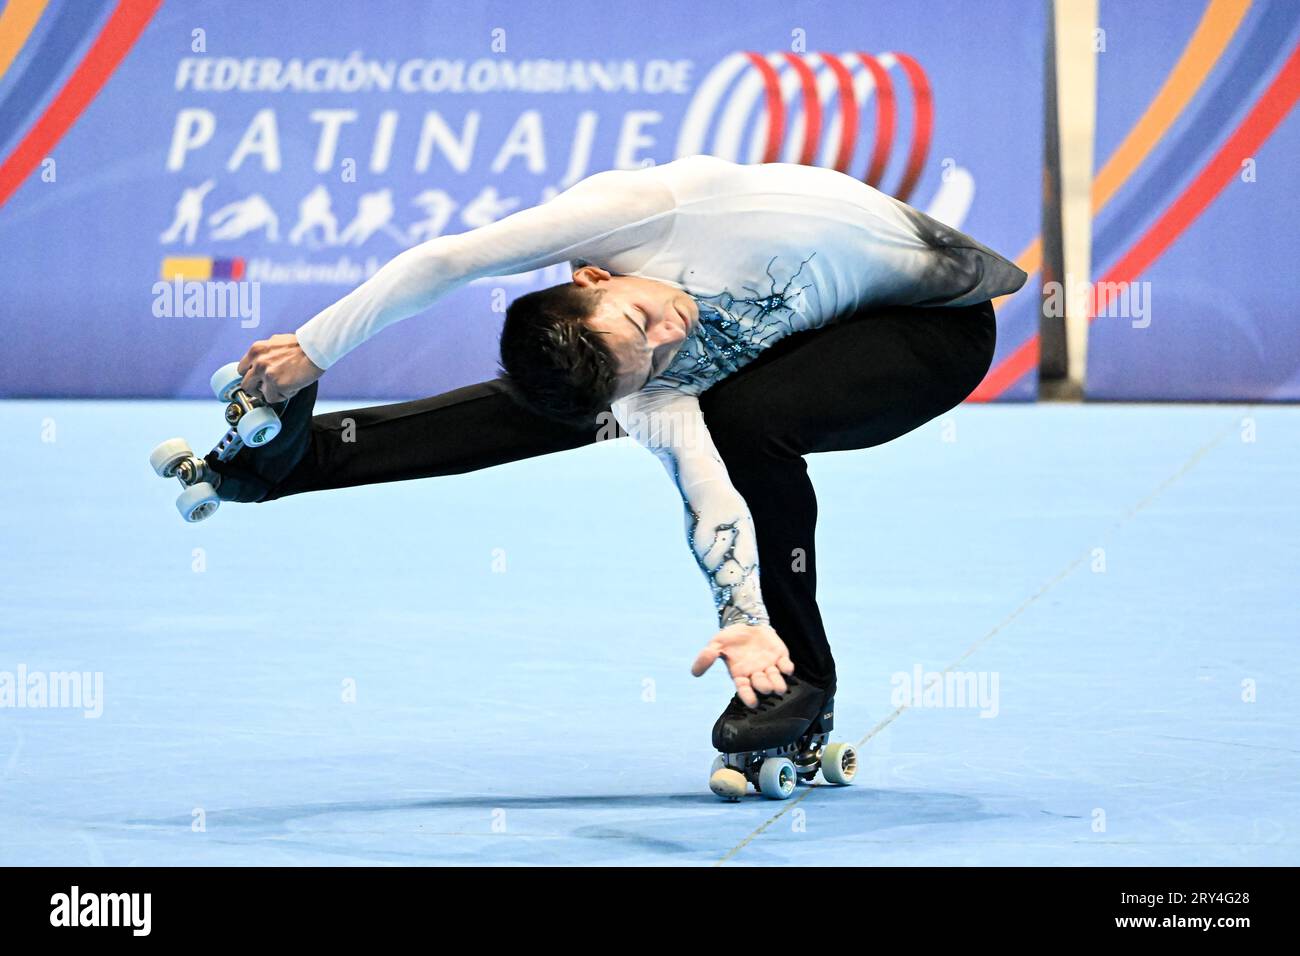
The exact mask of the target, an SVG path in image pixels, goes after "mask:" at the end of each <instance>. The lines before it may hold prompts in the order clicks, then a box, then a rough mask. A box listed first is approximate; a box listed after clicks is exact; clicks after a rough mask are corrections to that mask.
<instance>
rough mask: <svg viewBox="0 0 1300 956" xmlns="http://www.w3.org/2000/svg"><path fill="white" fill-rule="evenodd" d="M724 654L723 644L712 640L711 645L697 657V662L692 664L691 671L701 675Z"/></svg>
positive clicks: (697, 675)
mask: <svg viewBox="0 0 1300 956" xmlns="http://www.w3.org/2000/svg"><path fill="white" fill-rule="evenodd" d="M721 656H722V645H721V644H719V643H718V642H717V641H710V642H709V645H708V646H707V647H706V648H704V650H702V651H700V655H699V657H697V658H695V663H694V664H692V665H691V673H692V674H693V675H695V676H696V677H699V676H700V675H701V674H703V673H704V672H705V671H707V670H708V669H709V668H710V667H712V666H713V662H714V661H716V660H717V659H718V658H719V657H721Z"/></svg>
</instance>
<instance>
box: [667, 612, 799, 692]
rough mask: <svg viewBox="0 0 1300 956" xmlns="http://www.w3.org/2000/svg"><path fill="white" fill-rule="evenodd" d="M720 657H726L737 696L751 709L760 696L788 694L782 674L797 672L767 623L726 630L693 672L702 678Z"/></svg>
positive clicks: (735, 625)
mask: <svg viewBox="0 0 1300 956" xmlns="http://www.w3.org/2000/svg"><path fill="white" fill-rule="evenodd" d="M718 658H722V661H723V663H724V664H726V665H727V672H728V673H729V674H731V679H732V680H733V681H735V682H736V694H737V695H738V696H739V697H740V699H741V700H743V701H744V702H745V703H746V704H747V705H749V706H750V707H757V706H758V695H759V694H784V693H785V692H786V690H787V687H786V684H785V678H784V677H782V676H781V675H783V674H793V673H794V662H793V661H791V660H790V652H789V651H788V650H786V646H785V642H784V641H782V640H781V638H779V637H777V634H776V631H774V630H772V628H770V627H769V626H768V625H766V624H746V623H740V624H731V625H729V626H727V627H724V628H723V629H722V630H720V631H719V632H718V633H717V634H715V635H714V636H713V640H711V641H709V644H708V646H707V647H706V648H704V650H702V651H700V656H699V657H697V658H695V663H694V664H693V665H691V673H692V674H694V675H695V676H696V677H699V676H700V675H701V674H703V673H704V672H705V671H707V670H708V669H709V668H710V667H712V666H713V662H714V661H716V660H717V659H718ZM755 692H757V693H755Z"/></svg>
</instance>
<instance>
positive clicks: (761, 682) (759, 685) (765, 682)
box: [749, 671, 776, 694]
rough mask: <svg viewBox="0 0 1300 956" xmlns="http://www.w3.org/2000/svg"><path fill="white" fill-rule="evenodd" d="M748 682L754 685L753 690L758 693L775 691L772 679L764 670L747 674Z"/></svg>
mask: <svg viewBox="0 0 1300 956" xmlns="http://www.w3.org/2000/svg"><path fill="white" fill-rule="evenodd" d="M749 682H750V683H751V684H753V685H754V690H756V691H758V692H759V693H760V694H774V693H776V686H775V685H774V684H773V683H772V679H771V678H770V677H769V676H768V675H767V672H766V671H754V673H752V674H750V675H749Z"/></svg>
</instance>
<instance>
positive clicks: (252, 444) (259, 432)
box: [235, 405, 280, 448]
mask: <svg viewBox="0 0 1300 956" xmlns="http://www.w3.org/2000/svg"><path fill="white" fill-rule="evenodd" d="M235 430H236V431H238V432H239V437H240V438H242V439H243V440H244V444H245V445H247V446H248V447H249V448H257V447H258V446H260V445H265V444H266V443H267V442H269V441H271V440H272V439H274V438H275V436H276V435H278V434H280V419H279V418H277V417H276V415H275V412H274V411H272V410H271V409H270V408H269V407H268V406H266V405H259V406H257V408H254V409H253V410H252V411H250V412H249V413H248V414H247V415H245V416H243V417H242V418H241V419H240V420H239V424H238V425H236V426H235Z"/></svg>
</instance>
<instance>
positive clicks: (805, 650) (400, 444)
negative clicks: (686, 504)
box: [267, 302, 996, 686]
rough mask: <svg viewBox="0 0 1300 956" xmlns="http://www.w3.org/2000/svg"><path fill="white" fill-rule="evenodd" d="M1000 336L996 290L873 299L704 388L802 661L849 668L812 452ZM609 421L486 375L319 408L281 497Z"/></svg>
mask: <svg viewBox="0 0 1300 956" xmlns="http://www.w3.org/2000/svg"><path fill="white" fill-rule="evenodd" d="M995 340H996V325H995V323H994V317H993V306H992V304H991V303H988V302H985V303H982V304H980V305H975V306H969V307H965V308H955V309H951V308H950V309H939V308H917V307H896V308H888V309H880V310H875V311H871V312H864V313H862V314H859V315H855V316H853V317H851V318H849V319H847V320H845V321H842V322H840V323H837V324H835V325H832V326H828V327H826V328H823V329H818V330H814V331H808V332H800V333H797V334H795V335H792V336H790V337H788V338H786V339H783V340H782V341H780V342H778V343H777V344H776V345H774V346H772V347H771V348H770V349H768V350H767V351H766V352H765V353H764V354H763V355H762V356H760V357H759V358H758V359H756V360H755V361H754V362H752V363H751V364H749V365H748V366H746V367H745V368H744V369H742V370H741V371H739V372H737V373H735V374H733V375H731V376H730V377H728V378H727V379H725V380H723V381H722V382H720V383H719V384H717V385H715V386H714V387H713V388H711V389H709V390H708V391H707V392H705V393H704V394H703V395H702V396H701V399H700V403H701V406H702V408H703V411H704V418H705V421H706V422H707V423H708V426H709V431H710V433H711V434H712V436H713V440H714V443H715V444H716V445H717V447H718V451H719V452H720V453H721V455H722V458H723V461H724V462H725V463H726V466H727V471H728V473H729V474H730V476H731V480H732V483H733V484H734V485H735V487H736V490H737V491H739V492H740V494H741V495H743V496H744V498H745V501H746V502H747V503H748V505H749V508H750V512H751V514H752V515H753V518H754V527H755V532H756V535H757V538H758V556H759V571H760V582H761V586H762V592H763V600H764V603H765V604H766V605H767V609H768V612H769V614H770V615H771V618H772V626H773V627H774V628H775V629H776V632H777V633H778V634H779V635H781V637H782V639H783V640H784V641H785V642H786V644H787V646H788V647H789V648H790V656H791V659H792V660H793V661H794V662H795V668H796V673H798V674H800V675H802V676H803V677H805V678H807V679H808V680H810V681H811V682H813V683H815V684H820V685H824V686H829V685H831V684H833V683H834V680H835V663H834V659H833V658H832V656H831V650H830V645H829V643H828V641H827V638H826V631H825V628H824V627H823V626H822V619H821V613H820V611H819V610H818V608H817V547H816V540H815V534H816V527H817V497H816V495H815V494H814V492H813V486H812V483H811V481H809V478H808V472H807V466H806V464H805V462H804V456H805V455H807V454H809V453H811V452H826V451H843V450H848V449H859V448H870V447H872V446H874V445H880V444H883V443H884V442H887V441H891V440H892V439H894V438H897V437H899V436H900V435H903V434H906V433H907V432H909V431H911V430H912V429H914V428H916V427H918V426H920V425H923V424H924V423H926V422H928V421H930V420H931V419H933V418H935V417H936V416H938V415H941V414H943V413H944V412H946V411H948V410H949V409H951V408H953V407H954V406H956V405H957V404H959V403H960V402H961V401H962V400H963V399H964V398H966V396H967V395H969V394H970V393H971V392H972V391H973V390H974V389H975V387H976V386H977V385H978V384H979V383H980V380H981V379H983V377H984V374H985V373H986V372H987V371H988V368H989V364H990V362H991V361H992V358H993V346H994V342H995ZM596 435H597V429H596V426H595V425H594V424H593V426H592V427H590V428H571V427H568V426H565V425H560V424H557V423H555V422H551V421H548V420H546V419H543V418H540V417H538V416H536V415H533V414H530V413H529V412H527V411H525V410H523V409H522V408H520V407H518V406H517V405H516V404H515V403H514V402H513V401H512V400H511V399H510V398H509V396H508V395H507V394H506V393H505V391H504V390H503V389H502V386H501V385H500V384H499V383H497V382H493V381H488V382H482V383H480V384H478V385H470V386H467V387H465V388H458V389H455V390H454V391H451V392H447V393H445V394H443V395H437V396H434V397H433V398H425V399H420V400H419V401H413V402H401V403H398V404H393V405H381V406H376V407H371V408H360V409H355V410H351V411H344V412H334V413H331V414H328V415H317V416H316V417H315V418H313V419H312V422H311V427H310V437H309V439H308V441H307V449H306V453H305V454H304V455H303V457H302V458H301V459H300V460H298V462H297V464H296V465H295V466H294V467H293V468H292V470H291V471H289V472H288V474H287V475H285V476H284V478H283V480H281V481H279V482H278V484H276V485H275V487H274V488H273V490H272V491H271V493H270V494H269V495H268V500H269V499H271V498H279V497H283V496H285V495H292V494H301V493H302V492H307V491H320V490H323V489H327V488H346V487H350V486H354V485H364V484H373V483H376V482H384V481H402V480H406V479H412V478H430V477H436V476H440V475H457V474H463V473H465V472H470V471H476V470H478V469H480V468H488V467H491V466H493V465H500V464H504V463H506V462H511V461H518V460H520V459H524V458H533V457H536V456H538V455H547V454H551V453H553V452H558V451H564V450H567V449H570V448H579V447H581V446H583V445H587V444H590V443H592V442H593V441H595V440H596ZM271 447H273V446H269V447H268V449H267V451H270V450H271ZM881 507H882V508H884V507H895V504H893V503H890V502H881ZM683 546H684V545H683ZM800 559H802V560H800ZM683 560H686V558H685V556H684V557H683ZM701 589H702V590H701V600H703V599H704V597H705V594H704V591H703V585H701Z"/></svg>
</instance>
